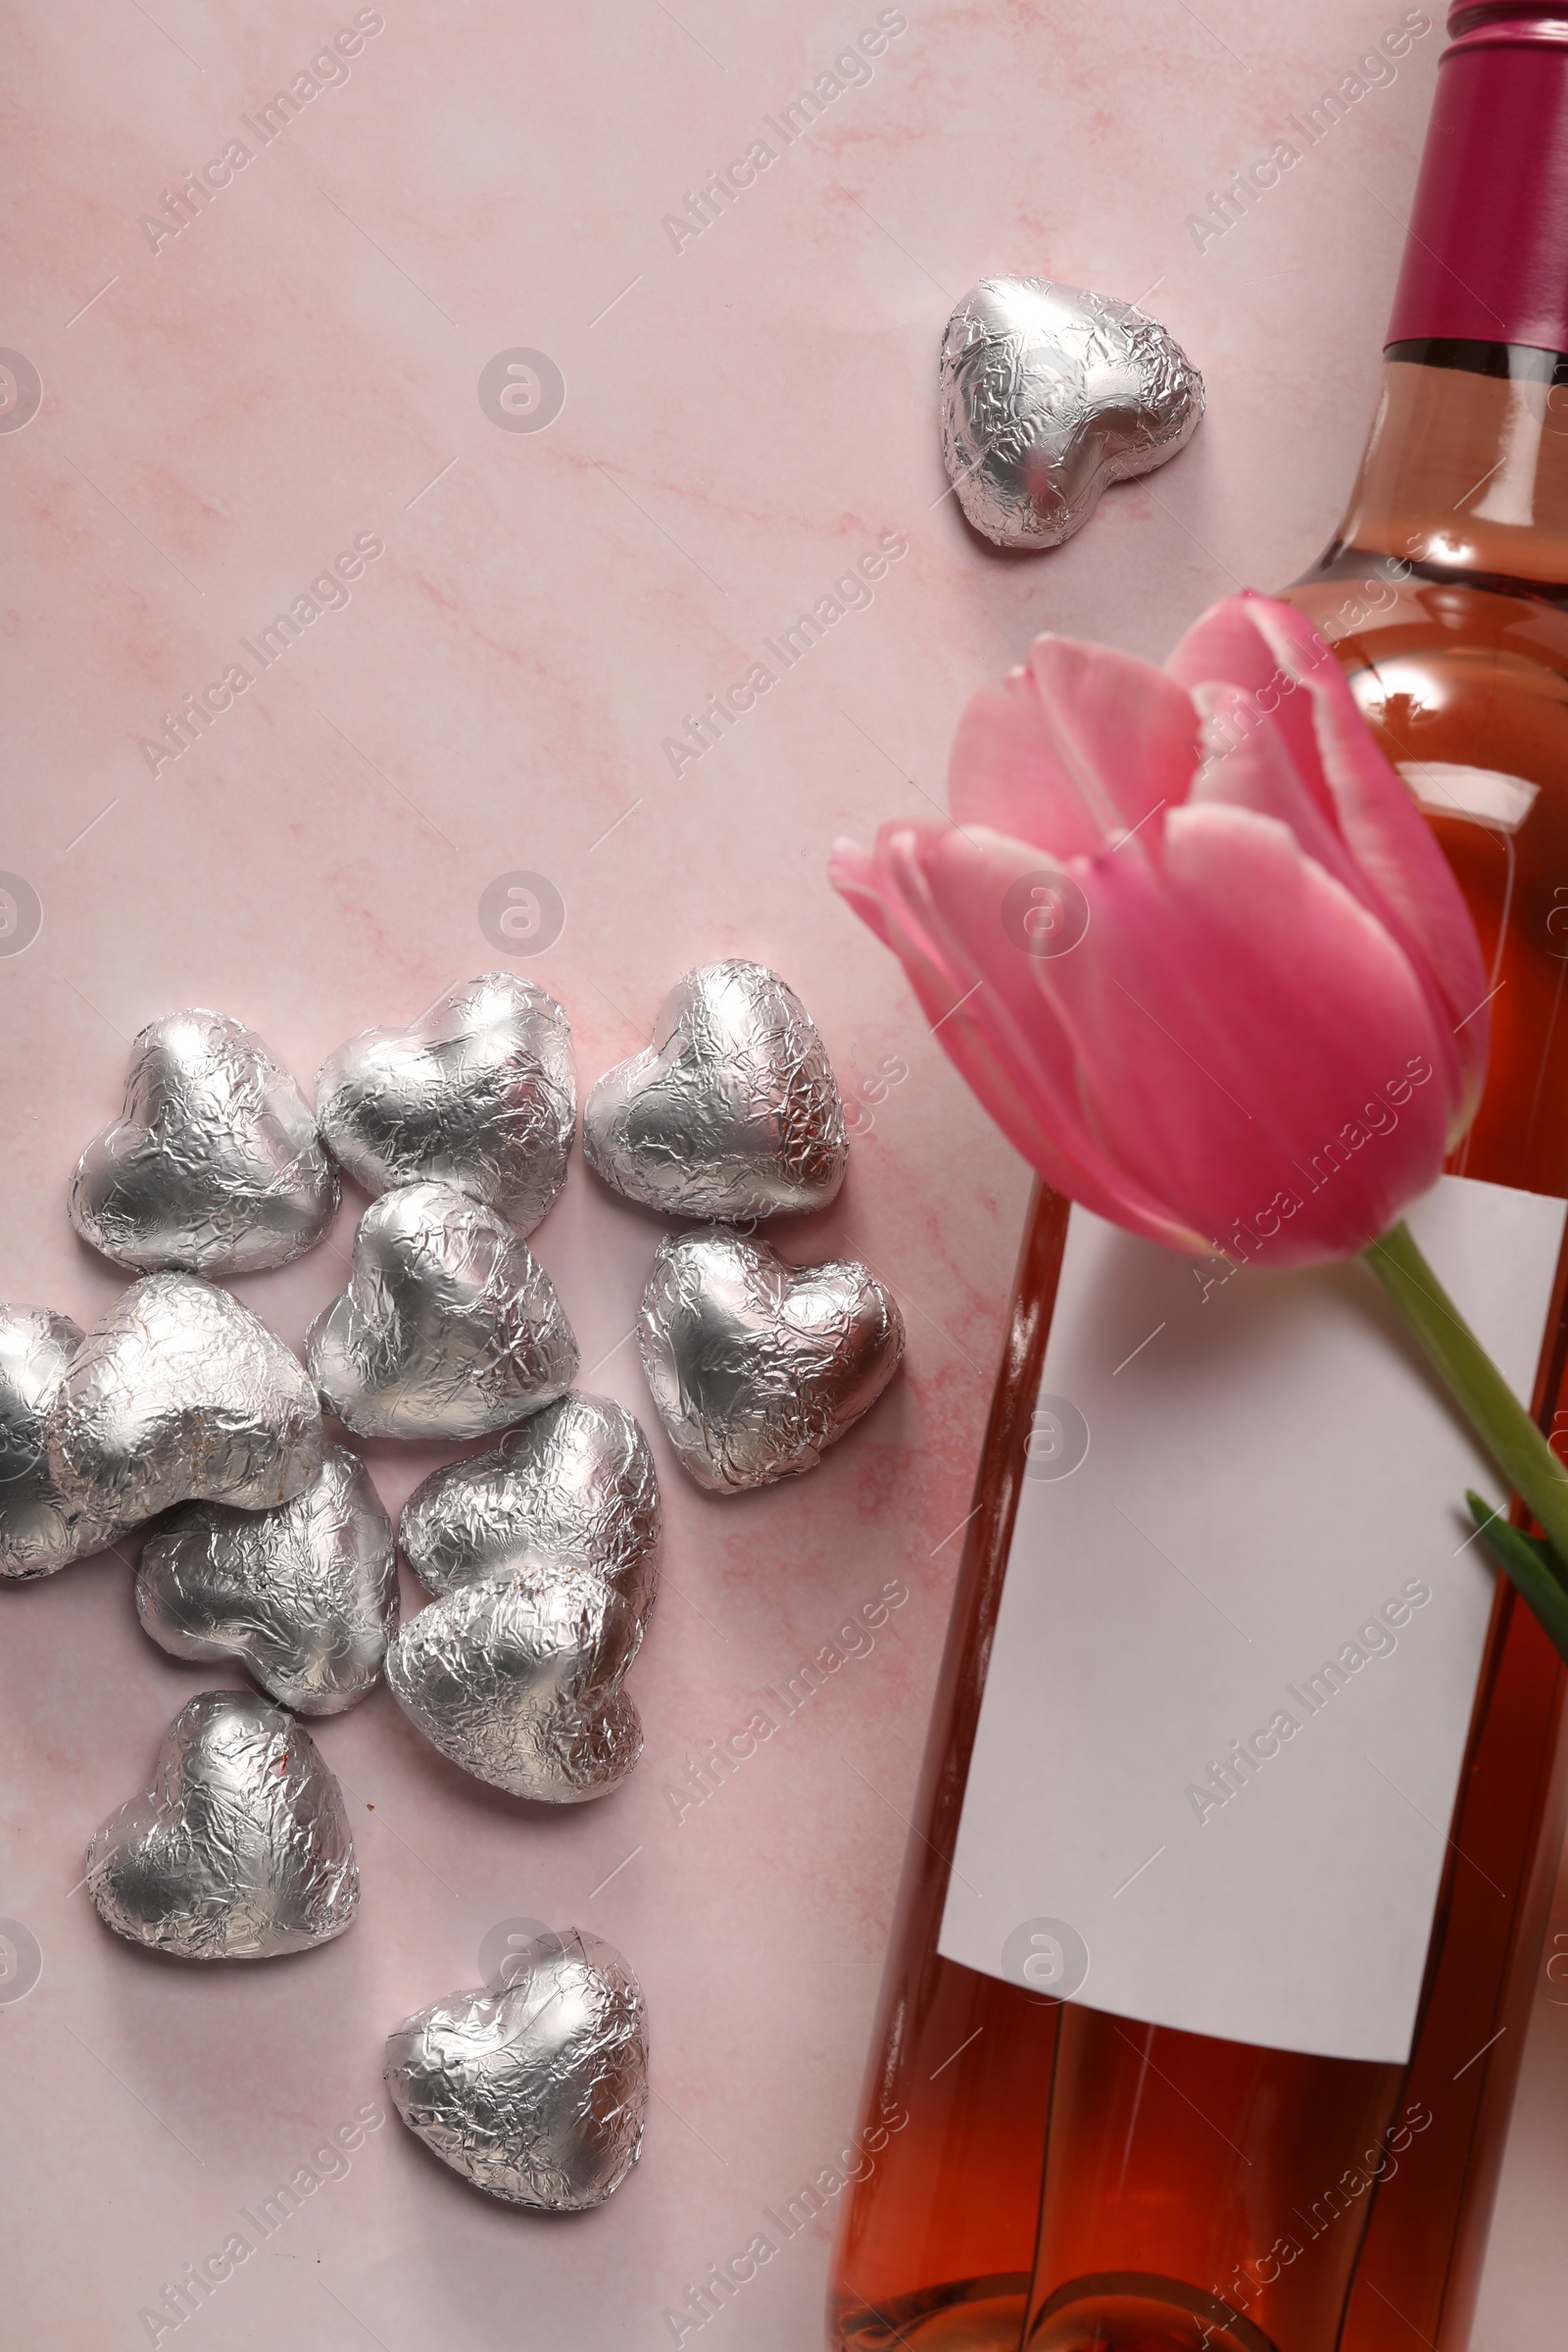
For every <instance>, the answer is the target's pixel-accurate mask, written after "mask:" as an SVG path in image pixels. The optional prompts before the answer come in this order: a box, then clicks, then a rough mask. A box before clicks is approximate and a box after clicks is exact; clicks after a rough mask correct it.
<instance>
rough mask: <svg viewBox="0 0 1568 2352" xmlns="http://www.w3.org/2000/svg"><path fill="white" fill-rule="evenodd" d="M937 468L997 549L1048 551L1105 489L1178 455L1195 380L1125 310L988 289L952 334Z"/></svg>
mask: <svg viewBox="0 0 1568 2352" xmlns="http://www.w3.org/2000/svg"><path fill="white" fill-rule="evenodd" d="M941 372H942V454H943V457H944V459H945V460H946V463H947V468H948V472H949V475H950V476H951V478H952V480H953V482H954V485H955V487H956V490H957V493H958V504H959V505H960V506H961V507H962V509H963V511H964V514H965V515H967V516H968V518H969V520H970V522H971V523H972V524H973V525H974V527H975V529H976V530H977V531H981V532H983V533H984V535H985V537H986V538H988V539H994V540H995V541H996V543H997V545H998V546H999V547H1035V548H1045V547H1056V546H1058V545H1059V544H1060V542H1061V541H1062V540H1063V539H1068V538H1070V537H1071V536H1072V534H1073V532H1074V531H1076V530H1080V529H1081V528H1082V527H1083V525H1084V524H1085V523H1086V522H1087V521H1088V519H1089V517H1090V515H1092V514H1093V513H1094V510H1095V508H1096V506H1097V505H1098V504H1099V500H1100V494H1101V492H1102V490H1103V488H1104V487H1105V484H1106V483H1107V482H1120V481H1125V480H1126V479H1127V478H1128V477H1129V476H1130V475H1132V474H1138V473H1150V472H1152V470H1153V468H1154V467H1155V466H1163V465H1164V463H1165V461H1166V459H1167V458H1173V457H1174V456H1175V455H1176V452H1177V451H1178V450H1179V449H1184V448H1185V447H1186V445H1187V443H1188V442H1189V441H1190V440H1191V439H1192V437H1193V435H1194V433H1195V432H1196V431H1197V430H1198V426H1199V422H1200V419H1201V417H1202V414H1203V379H1202V377H1201V375H1200V374H1199V372H1198V370H1197V368H1195V367H1194V366H1193V364H1192V362H1191V361H1190V360H1189V359H1188V357H1187V354H1186V353H1185V352H1184V351H1183V350H1182V348H1181V346H1180V344H1179V343H1177V342H1176V340H1175V338H1174V337H1173V336H1172V335H1170V334H1169V333H1167V331H1166V329H1165V328H1164V327H1162V326H1160V325H1157V324H1156V322H1155V321H1154V320H1153V319H1149V318H1146V317H1145V315H1144V313H1143V312H1142V311H1140V310H1136V309H1135V308H1134V307H1133V306H1132V304H1130V303H1126V302H1117V301H1116V300H1115V299H1114V298H1113V297H1112V296H1110V295H1108V294H1090V293H1086V292H1085V291H1084V289H1083V288H1082V287H1081V286H1063V285H1057V284H1055V283H1054V281H1053V280H1052V279H1050V278H1047V277H986V278H982V279H981V281H980V283H979V284H978V285H977V286H975V287H973V288H971V290H970V291H969V293H967V294H966V295H965V296H964V298H963V300H962V302H960V303H959V305H958V307H957V309H956V311H955V312H954V314H953V317H952V318H951V319H949V321H948V331H947V336H946V339H945V341H944V343H943V347H942V371H941Z"/></svg>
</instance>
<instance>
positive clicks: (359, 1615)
mask: <svg viewBox="0 0 1568 2352" xmlns="http://www.w3.org/2000/svg"><path fill="white" fill-rule="evenodd" d="M136 1613H137V1615H138V1616H139V1617H140V1619H141V1622H142V1625H143V1627H144V1628H145V1630H146V1631H147V1632H148V1633H149V1634H150V1635H151V1636H152V1638H153V1640H154V1641H155V1642H158V1643H159V1644H160V1646H161V1647H162V1648H164V1649H167V1650H168V1651H169V1652H170V1654H171V1656H172V1657H176V1658H203V1659H211V1658H238V1659H239V1660H240V1662H241V1664H242V1665H244V1666H245V1667H247V1668H248V1669H249V1671H250V1673H251V1674H252V1675H253V1676H254V1677H255V1679H256V1681H257V1682H259V1683H260V1684H261V1686H262V1689H263V1690H264V1691H267V1692H268V1694H269V1696H270V1697H272V1698H275V1699H277V1700H278V1701H279V1702H280V1704H281V1705H283V1706H285V1707H292V1708H293V1709H294V1711H295V1713H296V1714H300V1715H339V1714H341V1713H342V1711H343V1709H344V1708H345V1707H352V1706H354V1705H355V1704H356V1703H357V1701H358V1700H360V1699H362V1698H363V1697H364V1696H365V1694H366V1692H367V1691H369V1690H370V1689H371V1687H372V1686H373V1685H374V1683H375V1682H376V1681H377V1680H378V1678H379V1676H380V1672H381V1668H382V1665H383V1663H384V1662H385V1658H386V1645H387V1642H388V1641H389V1640H390V1639H391V1635H392V1631H393V1628H394V1627H395V1626H396V1624H397V1621H398V1571H397V1547H396V1545H395V1544H394V1542H393V1538H392V1522H391V1520H390V1519H389V1518H388V1517H387V1515H386V1512H385V1510H384V1509H383V1508H382V1505H381V1498H380V1496H379V1495H377V1494H376V1491H375V1489H374V1487H373V1486H372V1485H371V1484H370V1476H369V1472H368V1470H367V1469H366V1467H365V1464H364V1463H363V1462H362V1461H361V1460H360V1459H359V1458H358V1456H357V1455H355V1454H352V1453H350V1452H349V1451H348V1450H347V1449H346V1447H344V1446H327V1448H326V1450H325V1452H324V1454H323V1455H322V1457H321V1467H320V1469H319V1471H318V1472H317V1474H316V1476H315V1478H314V1479H313V1480H312V1481H311V1484H310V1485H309V1486H308V1487H307V1488H306V1490H305V1492H304V1494H303V1495H296V1497H295V1499H294V1500H293V1501H292V1502H285V1503H282V1504H280V1505H279V1507H278V1508H277V1509H276V1510H271V1511H236V1510H234V1509H232V1508H231V1507H230V1506H229V1505H228V1504H226V1503H221V1502H192V1503H187V1504H186V1505H185V1507H184V1508H183V1509H182V1510H180V1511H177V1512H176V1513H175V1514H174V1516H173V1518H172V1520H171V1521H170V1522H169V1523H168V1525H167V1526H164V1527H161V1528H160V1529H159V1530H158V1532H157V1533H156V1534H155V1535H152V1536H150V1537H149V1538H148V1540H147V1543H146V1544H145V1545H144V1546H143V1549H142V1555H141V1566H140V1568H139V1569H138V1570H137V1572H136Z"/></svg>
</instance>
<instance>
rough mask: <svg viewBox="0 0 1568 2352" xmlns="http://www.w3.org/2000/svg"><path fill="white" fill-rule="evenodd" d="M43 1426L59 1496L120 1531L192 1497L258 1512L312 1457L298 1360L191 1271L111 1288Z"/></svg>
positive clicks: (307, 1390) (311, 1472)
mask: <svg viewBox="0 0 1568 2352" xmlns="http://www.w3.org/2000/svg"><path fill="white" fill-rule="evenodd" d="M44 1434H45V1438H46V1441H47V1445H48V1454H49V1468H50V1473H51V1475H52V1476H53V1477H54V1479H55V1480H56V1482H57V1484H58V1485H59V1487H60V1490H61V1492H62V1493H63V1494H64V1495H66V1496H67V1497H68V1498H69V1499H70V1500H71V1501H72V1502H73V1503H74V1504H75V1505H76V1506H77V1507H78V1508H79V1509H81V1510H86V1511H91V1512H92V1513H94V1514H95V1516H97V1517H98V1518H100V1519H118V1520H119V1521H120V1523H121V1524H122V1526H125V1527H129V1526H132V1525H134V1523H135V1522H136V1521H137V1520H139V1519H150V1518H151V1517H152V1515H153V1513H154V1512H155V1511H163V1510H167V1509H168V1508H169V1506H170V1504H171V1503H174V1502H186V1501H190V1500H193V1499H199V1500H205V1501H210V1502H231V1503H234V1504H235V1505H236V1506H237V1507H238V1508H239V1509H240V1510H245V1511H262V1510H268V1509H270V1507H271V1506H272V1505H273V1504H274V1503H278V1502H288V1501H291V1500H292V1499H293V1497H294V1496H295V1495H300V1494H303V1493H304V1491H305V1489H306V1488H307V1487H308V1486H309V1485H310V1483H311V1480H312V1479H313V1478H314V1477H315V1476H316V1473H317V1471H318V1470H319V1467H320V1462H321V1407H320V1400H319V1397H317V1394H316V1391H315V1389H314V1388H313V1387H312V1386H311V1383H310V1381H309V1380H308V1379H307V1378H306V1376H305V1370H304V1367H303V1365H301V1363H300V1362H299V1361H298V1359H297V1358H296V1357H295V1356H293V1355H291V1354H290V1353H289V1351H288V1349H287V1348H285V1347H284V1345H283V1343H282V1341H281V1340H279V1339H275V1338H274V1337H273V1335H272V1333H271V1332H270V1331H269V1330H268V1328H267V1326H266V1324H265V1323H260V1322H258V1320H257V1318H256V1317H255V1316H254V1315H253V1314H252V1313H251V1311H250V1309H249V1307H245V1306H241V1304H240V1302H239V1300H238V1299H234V1298H231V1297H230V1296H229V1294H228V1292H227V1291H220V1290H215V1289H214V1288H213V1285H212V1284H211V1283H208V1282H202V1281H201V1280H200V1279H199V1278H198V1277H197V1276H196V1275H194V1274H147V1275H144V1276H143V1278H142V1280H141V1281H140V1282H133V1283H132V1284H131V1286H130V1288H129V1290H128V1291H124V1292H123V1293H122V1294H121V1297H120V1299H118V1300H117V1302H116V1304H115V1305H114V1306H113V1307H112V1308H111V1309H110V1311H109V1313H108V1314H107V1315H106V1316H105V1317H104V1319H103V1321H102V1322H101V1323H100V1324H98V1325H97V1326H96V1327H95V1329H93V1330H92V1331H90V1332H89V1333H88V1334H87V1337H86V1338H85V1339H84V1340H83V1341H82V1343H81V1346H80V1347H79V1348H77V1350H76V1352H75V1354H74V1355H73V1357H72V1360H71V1364H70V1367H69V1369H68V1370H67V1372H66V1374H65V1377H64V1379H63V1380H62V1381H61V1382H60V1384H59V1386H58V1388H57V1389H56V1390H55V1393H54V1396H53V1397H52V1398H51V1400H50V1404H49V1410H48V1415H47V1419H46V1425H45V1433H44Z"/></svg>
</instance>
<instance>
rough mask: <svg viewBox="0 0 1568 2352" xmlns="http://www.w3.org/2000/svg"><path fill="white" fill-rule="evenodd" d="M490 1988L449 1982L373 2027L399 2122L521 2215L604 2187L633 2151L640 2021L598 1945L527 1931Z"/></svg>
mask: <svg viewBox="0 0 1568 2352" xmlns="http://www.w3.org/2000/svg"><path fill="white" fill-rule="evenodd" d="M508 1980H509V1981H508V1983H507V1984H506V1985H505V1986H504V1988H503V1989H502V1990H501V1991H499V1992H491V1991H489V1990H487V1989H486V1988H485V1987H484V1986H480V1987H478V1988H477V1989H476V1990H474V1991H472V1992H454V1993H451V1994H449V1995H448V1997H447V1998H446V1999H445V2000H444V2001H434V2002H432V2003H431V2005H430V2007H429V2008H428V2009H420V2010H418V2011H417V2013H416V2014H415V2015H414V2016H413V2017H410V2018H405V2019H404V2021H403V2023H402V2025H401V2026H399V2027H398V2028H397V2029H396V2031H395V2032H394V2033H392V2034H389V2035H388V2036H387V2044H386V2083H387V2088H388V2090H389V2091H390V2092H391V2094H392V2104H393V2105H394V2107H396V2109H397V2111H398V2113H399V2115H400V2116H401V2117H402V2119H403V2121H404V2122H405V2123H406V2124H407V2125H408V2127H409V2130H410V2131H413V2132H415V2133H416V2134H417V2136H418V2137H419V2138H420V2139H422V2140H423V2141H424V2143H425V2145H426V2147H428V2148H430V2149H432V2150H433V2151H434V2153H435V2154H436V2155H437V2156H439V2157H440V2159H441V2161H442V2163H443V2164H449V2165H450V2166H451V2167H452V2170H453V2171H454V2172H455V2173H461V2174H462V2175H463V2178H464V2179H465V2180H469V2181H471V2182H472V2183H473V2185H474V2187H475V2188H482V2189H483V2190H484V2191H485V2193H486V2195H488V2196H492V2197H501V2198H503V2199H504V2200H505V2201H506V2202H507V2203H508V2204H509V2205H524V2206H527V2207H528V2208H529V2209H530V2210H531V2211H533V2212H535V2213H581V2212H583V2211H585V2210H586V2209H587V2208H588V2207H589V2206H592V2205H602V2204H603V2203H604V2202H605V2199H606V2198H607V2197H609V2196H613V2193H614V2191H615V2190H616V2189H617V2188H618V2187H619V2186H620V2184H621V2182H622V2180H625V2178H626V2175H627V2174H628V2173H629V2172H630V2171H631V2168H632V2166H633V2165H634V2164H635V2163H636V2161H637V2158H638V2156H639V2154H640V2152H641V2149H642V2136H643V2125H644V2121H645V2119H646V2116H647V2111H648V2018H647V2011H646V2008H645V2006H644V2002H643V1993H642V1986H641V1985H639V1984H638V1982H637V1979H636V1978H635V1977H634V1976H633V1974H632V1972H631V1970H630V1969H629V1968H628V1967H627V1965H626V1963H625V1961H624V1960H623V1959H622V1958H621V1956H620V1954H619V1952H617V1951H616V1950H615V1949H614V1948H613V1945H611V1944H608V1943H606V1942H604V1941H603V1940H602V1939H601V1938H600V1937H599V1936H585V1935H584V1934H583V1933H582V1931H581V1930H580V1929H578V1928H568V1929H567V1930H566V1931H565V1933H564V1935H561V1936H556V1935H544V1936H536V1937H535V1938H534V1940H533V1942H532V1943H530V1944H528V1945H526V1946H525V1947H524V1949H523V1950H522V1951H521V1952H519V1953H518V1954H517V1956H516V1959H515V1961H514V1962H512V1963H510V1964H509V1968H508Z"/></svg>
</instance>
